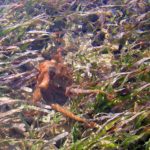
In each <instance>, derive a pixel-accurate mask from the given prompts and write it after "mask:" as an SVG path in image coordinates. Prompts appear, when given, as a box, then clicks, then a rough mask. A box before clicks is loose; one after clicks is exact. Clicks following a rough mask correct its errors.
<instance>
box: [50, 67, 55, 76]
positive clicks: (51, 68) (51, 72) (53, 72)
mask: <svg viewBox="0 0 150 150" xmlns="http://www.w3.org/2000/svg"><path fill="white" fill-rule="evenodd" d="M48 73H49V75H50V77H54V76H55V75H56V68H55V67H49V68H48Z"/></svg>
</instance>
